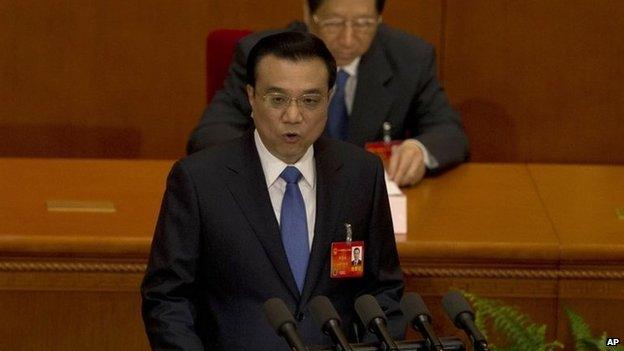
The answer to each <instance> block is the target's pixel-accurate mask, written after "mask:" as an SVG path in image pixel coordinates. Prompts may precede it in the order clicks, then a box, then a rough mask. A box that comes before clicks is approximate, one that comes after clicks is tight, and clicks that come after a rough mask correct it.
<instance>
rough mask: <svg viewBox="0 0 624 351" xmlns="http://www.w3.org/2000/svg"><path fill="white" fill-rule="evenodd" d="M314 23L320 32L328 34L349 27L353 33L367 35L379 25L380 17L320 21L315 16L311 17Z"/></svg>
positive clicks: (336, 18)
mask: <svg viewBox="0 0 624 351" xmlns="http://www.w3.org/2000/svg"><path fill="white" fill-rule="evenodd" d="M312 19H313V20H314V23H316V24H317V25H318V26H319V27H320V28H321V30H323V31H325V32H327V33H330V34H337V33H340V31H342V30H343V29H345V28H346V27H347V25H350V26H351V28H353V30H354V31H355V32H358V33H368V32H370V31H372V30H373V29H374V28H375V27H377V25H378V24H379V23H381V16H377V17H358V18H354V19H344V18H340V17H334V18H326V19H320V18H318V17H317V16H316V15H314V16H312Z"/></svg>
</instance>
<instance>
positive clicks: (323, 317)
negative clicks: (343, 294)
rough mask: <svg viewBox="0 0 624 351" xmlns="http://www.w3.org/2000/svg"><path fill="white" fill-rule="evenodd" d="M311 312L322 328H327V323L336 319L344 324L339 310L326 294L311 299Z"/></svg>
mask: <svg viewBox="0 0 624 351" xmlns="http://www.w3.org/2000/svg"><path fill="white" fill-rule="evenodd" d="M310 313H311V314H312V318H313V319H314V321H315V322H316V324H317V325H318V326H319V328H321V329H325V327H324V326H325V323H327V322H328V321H329V320H330V319H334V320H336V321H337V322H338V324H339V325H340V324H342V321H341V320H340V316H338V312H336V309H335V308H334V305H332V303H331V301H329V299H328V298H327V297H326V296H323V295H319V296H316V297H314V298H313V299H312V300H310Z"/></svg>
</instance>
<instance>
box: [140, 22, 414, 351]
mask: <svg viewBox="0 0 624 351" xmlns="http://www.w3.org/2000/svg"><path fill="white" fill-rule="evenodd" d="M247 77H248V79H249V80H248V84H247V86H246V91H247V99H248V102H249V103H250V105H251V109H252V112H253V114H252V116H253V118H254V122H255V123H254V125H255V129H252V130H250V131H247V132H245V133H244V134H243V136H241V137H239V138H236V139H234V140H231V141H229V142H225V143H222V144H221V145H218V146H215V147H212V148H208V149H205V150H201V151H198V152H196V153H194V154H192V155H190V156H188V157H186V158H184V159H182V160H180V161H179V162H177V163H176V164H175V165H174V167H173V169H172V170H171V173H170V174H169V177H168V180H167V189H166V192H165V195H164V198H163V203H162V207H161V211H160V215H159V218H158V223H157V226H156V231H155V234H154V240H153V242H152V250H151V253H150V260H149V263H148V268H147V271H146V273H145V278H144V280H143V284H142V286H141V294H142V297H143V319H144V322H145V328H146V331H147V335H148V337H149V340H150V344H151V346H152V348H153V349H154V350H174V349H175V350H217V351H218V350H224V351H225V350H227V351H236V350H258V351H265V350H271V351H275V350H277V351H279V350H283V351H286V350H289V347H288V345H287V343H286V342H285V341H284V340H282V339H280V337H279V336H278V335H277V334H276V333H275V332H274V331H273V330H272V328H271V326H270V325H269V323H268V322H267V320H266V318H265V316H264V314H263V311H262V305H263V303H264V302H265V301H266V300H268V299H270V298H273V297H278V298H280V299H282V300H284V302H285V303H286V305H287V306H288V308H289V309H290V311H291V312H293V314H294V315H295V316H296V319H297V327H298V328H297V329H298V331H299V334H300V335H301V337H302V339H303V341H304V342H305V343H306V344H308V345H328V344H330V339H329V338H328V337H327V336H325V335H324V334H323V332H322V331H321V329H320V328H319V327H317V326H316V325H315V323H314V321H313V318H311V317H310V311H309V302H310V299H311V298H312V297H314V296H317V295H324V296H327V297H328V298H329V299H330V300H331V301H332V302H333V304H334V306H335V308H336V310H337V311H338V314H339V315H340V317H341V318H342V320H343V325H344V326H345V327H347V328H349V330H350V331H349V334H350V335H351V337H350V338H351V341H355V339H356V338H355V336H356V335H359V333H357V332H356V328H355V327H354V323H355V321H356V316H355V311H354V305H353V304H354V301H355V299H356V298H357V297H359V296H361V295H363V294H372V295H374V296H375V297H376V299H377V301H378V302H379V303H380V305H381V306H382V309H384V311H385V313H386V316H387V317H388V319H389V329H390V330H391V332H392V334H394V336H396V337H398V338H401V337H402V335H403V331H404V330H405V325H404V324H402V323H401V317H402V314H401V312H400V309H399V303H398V302H399V300H400V298H401V295H402V291H403V278H402V273H401V270H400V267H399V257H398V253H397V250H396V243H395V240H394V232H393V228H392V220H391V218H390V208H389V203H388V195H387V193H386V187H385V182H384V174H383V166H382V164H381V161H380V160H379V158H377V157H376V156H374V155H372V154H370V153H367V152H365V151H364V150H363V149H361V148H358V147H356V146H354V145H351V144H349V143H345V142H342V141H338V140H333V139H330V138H326V137H322V136H321V134H322V133H323V130H324V128H325V123H326V121H327V106H328V104H329V96H330V93H331V88H332V86H333V84H334V81H335V78H336V63H335V61H334V58H333V57H332V55H331V53H330V52H329V50H328V49H327V47H326V46H325V45H324V44H323V42H322V41H321V40H320V39H318V38H317V37H315V36H314V35H311V34H308V33H296V32H285V33H279V34H275V35H271V36H267V37H265V38H263V39H262V40H260V41H259V42H258V43H257V45H256V46H255V47H254V48H253V49H252V50H251V52H250V54H249V58H248V63H247ZM347 224H350V226H349V225H347ZM345 227H348V228H350V231H349V234H347V233H346V231H345ZM347 238H349V239H352V240H353V241H351V240H348V239H347ZM356 243H357V245H358V247H361V248H362V249H361V252H362V253H363V255H362V256H361V257H359V259H360V260H361V267H362V269H360V270H357V271H354V272H353V273H352V274H351V275H348V276H336V275H335V274H334V270H333V269H331V267H332V266H333V265H334V262H336V261H332V259H334V258H335V257H334V255H335V253H334V250H332V248H335V247H334V245H342V246H343V247H349V246H351V244H353V245H356ZM336 250H338V249H336ZM346 252H347V255H349V256H346V257H344V258H345V260H343V261H344V264H346V265H347V266H348V265H349V263H350V261H349V257H350V252H351V251H350V249H348V250H347V251H346ZM360 331H362V330H360Z"/></svg>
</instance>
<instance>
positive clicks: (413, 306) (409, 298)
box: [401, 292, 431, 321]
mask: <svg viewBox="0 0 624 351" xmlns="http://www.w3.org/2000/svg"><path fill="white" fill-rule="evenodd" d="M401 311H403V314H404V315H405V317H406V318H407V320H408V321H412V320H414V318H416V317H417V316H420V315H423V314H424V315H426V316H427V317H428V318H429V319H430V318H431V313H430V312H429V309H428V308H427V305H425V301H423V299H422V297H420V295H418V294H416V293H413V292H410V293H406V294H405V295H403V298H402V299H401Z"/></svg>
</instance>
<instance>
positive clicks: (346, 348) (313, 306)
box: [310, 295, 353, 351]
mask: <svg viewBox="0 0 624 351" xmlns="http://www.w3.org/2000/svg"><path fill="white" fill-rule="evenodd" d="M310 313H312V318H314V320H315V321H316V324H318V325H319V327H320V328H321V330H323V333H325V334H326V335H329V336H330V337H331V339H332V341H333V343H334V345H336V346H339V347H340V350H342V351H353V348H352V347H351V345H349V342H348V341H347V338H346V336H345V335H344V333H343V332H342V329H340V325H341V324H342V321H341V320H340V317H339V316H338V312H336V309H335V308H334V306H333V305H332V303H331V301H329V299H328V298H327V297H325V296H322V295H319V296H316V297H315V298H313V299H312V300H311V301H310Z"/></svg>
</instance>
